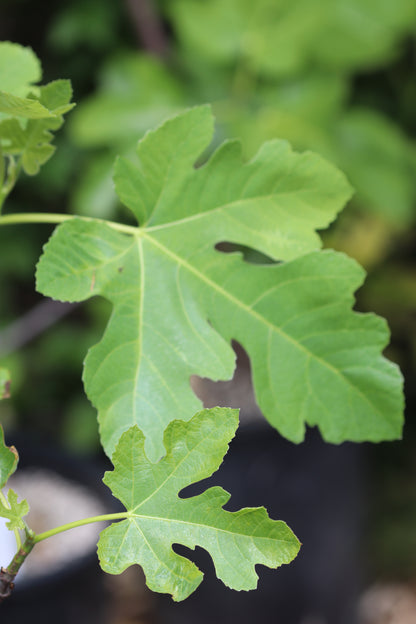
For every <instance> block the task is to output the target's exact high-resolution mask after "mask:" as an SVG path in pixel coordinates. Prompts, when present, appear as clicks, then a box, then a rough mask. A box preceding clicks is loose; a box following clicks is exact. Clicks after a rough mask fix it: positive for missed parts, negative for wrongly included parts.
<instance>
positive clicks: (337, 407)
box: [37, 107, 403, 460]
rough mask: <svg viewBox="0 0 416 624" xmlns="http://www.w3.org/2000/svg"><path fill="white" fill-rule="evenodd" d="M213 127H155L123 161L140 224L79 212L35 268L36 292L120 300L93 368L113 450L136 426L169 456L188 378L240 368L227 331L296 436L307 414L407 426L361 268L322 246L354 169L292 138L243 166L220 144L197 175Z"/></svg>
mask: <svg viewBox="0 0 416 624" xmlns="http://www.w3.org/2000/svg"><path fill="white" fill-rule="evenodd" d="M212 129H213V120H212V117H211V113H210V110H209V107H199V108H195V109H192V110H189V111H187V112H185V113H184V114H182V115H180V116H178V117H176V118H174V119H172V120H170V121H168V122H166V123H165V124H164V125H163V126H161V127H160V128H159V129H158V130H156V131H154V132H150V133H148V134H147V135H146V136H145V137H144V139H143V140H142V141H140V143H139V145H138V149H137V155H138V162H137V163H132V162H129V161H127V160H125V159H120V160H119V161H118V162H117V164H116V168H115V183H116V190H117V192H118V194H119V196H120V198H121V200H122V201H123V203H124V204H125V205H126V206H128V207H129V208H130V210H131V211H132V212H133V214H134V215H135V217H136V219H137V221H138V222H139V223H140V227H137V228H135V227H130V228H126V227H124V230H125V233H124V232H123V231H121V232H118V231H116V229H115V228H117V227H118V226H117V225H116V226H115V228H114V227H110V226H109V225H106V224H105V223H102V222H97V221H95V222H86V221H84V220H81V219H74V220H72V221H69V222H66V223H64V224H62V225H61V226H59V227H58V228H57V230H56V231H55V233H54V235H53V236H52V238H51V240H50V242H49V243H48V244H47V245H46V247H45V252H44V255H43V257H42V258H41V260H40V263H39V265H38V271H37V286H38V289H39V290H40V292H42V293H43V294H45V295H49V296H51V297H53V298H55V299H62V300H67V301H81V300H85V299H88V298H90V297H92V296H95V295H98V294H99V295H102V296H103V297H105V298H106V299H108V300H109V301H111V302H112V304H113V306H114V309H113V314H112V316H111V318H110V321H109V324H108V327H107V330H106V332H105V334H104V337H103V339H102V341H101V342H100V343H99V344H98V345H96V346H95V347H93V348H92V349H91V350H90V352H89V354H88V357H87V359H86V364H85V372H84V383H85V387H86V391H87V394H88V396H89V398H90V399H91V401H92V402H93V403H94V405H95V406H96V407H97V408H98V410H99V420H100V428H101V436H102V442H103V445H104V447H105V449H106V451H107V453H108V454H111V453H112V452H113V450H114V448H115V445H116V443H117V441H118V439H119V437H120V435H121V434H122V433H123V431H126V430H127V429H129V427H131V426H132V425H134V424H137V425H138V426H139V427H140V429H141V430H142V431H143V433H144V435H145V436H146V450H147V453H148V456H149V457H150V458H151V459H152V460H153V459H157V458H158V457H160V456H161V455H162V454H163V451H164V449H163V444H162V432H163V430H164V428H165V427H166V425H167V424H168V423H169V422H170V421H171V420H174V419H176V418H181V417H183V414H188V413H189V414H191V413H194V412H195V411H196V409H198V407H199V401H198V400H197V398H196V397H195V395H194V394H193V392H192V390H191V388H190V384H189V378H190V376H191V375H193V374H195V375H199V376H201V377H209V378H211V379H229V378H231V376H232V373H233V369H234V353H233V351H232V349H231V346H230V343H231V340H232V339H234V340H236V341H238V342H239V343H240V344H241V345H242V346H243V347H244V348H245V350H246V351H247V353H248V354H249V356H250V358H251V364H252V370H253V381H254V387H255V392H256V398H257V402H258V404H259V406H260V408H261V409H262V411H263V413H264V415H265V416H266V418H268V420H269V421H270V422H271V423H272V424H273V425H274V426H275V427H276V428H277V429H278V430H279V431H280V432H281V433H282V434H283V435H285V436H286V437H287V438H289V439H291V440H293V441H296V442H300V441H301V440H302V439H303V436H304V432H305V426H306V424H309V425H318V426H319V428H320V430H321V432H322V434H323V436H324V437H325V439H326V440H328V441H331V442H340V441H342V440H355V441H359V440H372V441H378V440H382V439H392V438H396V437H398V436H400V432H401V427H402V422H403V415H402V412H403V399H402V392H401V390H402V379H401V376H400V373H399V371H398V369H397V367H396V366H395V365H393V364H392V363H390V362H388V361H387V360H386V359H384V358H383V357H382V355H381V352H382V350H383V349H384V347H385V345H386V343H387V342H388V335H389V334H388V330H387V327H386V324H385V323H384V321H382V320H381V319H379V318H377V317H375V316H373V315H364V314H357V313H355V312H353V311H352V310H351V308H352V305H353V292H354V290H355V289H357V288H358V287H359V286H360V285H361V283H362V281H363V277H364V272H363V270H362V269H361V268H360V267H359V266H358V265H357V264H356V263H355V262H354V261H352V260H349V259H348V258H347V257H345V256H344V255H341V254H337V253H335V252H331V251H325V252H322V251H319V247H320V245H321V242H320V239H319V237H318V235H317V233H316V230H317V229H320V228H324V227H325V226H326V225H328V224H329V223H330V222H331V221H332V220H333V219H334V218H335V216H336V213H337V212H338V211H339V210H340V209H341V208H342V206H343V204H344V203H345V201H346V200H347V199H348V198H349V196H350V188H349V185H348V183H347V182H346V181H345V178H344V177H343V176H342V174H341V173H340V172H339V171H338V170H337V169H336V168H334V167H333V166H331V165H330V164H328V163H327V162H326V161H325V160H323V159H322V158H321V157H319V156H316V155H313V154H310V153H305V154H296V153H293V152H292V151H291V150H290V148H289V146H288V144H287V143H285V142H284V141H271V142H269V143H266V144H265V145H264V146H263V148H262V149H261V150H260V151H259V152H258V154H257V156H256V157H255V158H254V159H253V160H251V161H250V162H248V163H243V162H242V159H241V153H240V147H239V144H238V143H236V142H234V141H232V142H226V143H224V144H223V145H222V146H220V147H219V148H218V149H217V151H216V152H215V153H214V154H213V156H212V157H211V158H210V159H209V160H208V162H207V163H206V164H205V165H203V166H201V167H199V168H197V169H195V168H194V163H195V162H196V161H197V159H198V157H199V155H200V154H201V153H202V152H203V150H204V149H205V148H206V147H207V145H208V144H209V142H210V139H211V135H212ZM120 227H121V229H123V227H122V226H120ZM223 241H229V242H231V243H236V244H240V245H245V246H248V247H250V248H252V249H255V250H257V251H259V252H261V253H263V254H266V255H267V256H269V257H270V258H272V259H273V260H275V261H280V263H279V264H277V263H275V264H272V265H270V264H268V265H252V264H248V263H246V262H245V261H244V259H243V256H242V255H241V254H240V253H229V254H225V253H221V252H220V251H217V250H216V249H215V246H216V245H217V244H218V243H220V242H223ZM62 258H65V262H62Z"/></svg>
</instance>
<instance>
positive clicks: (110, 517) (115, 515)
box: [34, 511, 130, 544]
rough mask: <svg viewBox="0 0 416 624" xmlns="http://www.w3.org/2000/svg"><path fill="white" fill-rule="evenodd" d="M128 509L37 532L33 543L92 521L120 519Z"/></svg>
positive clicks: (127, 515) (125, 514) (126, 514)
mask: <svg viewBox="0 0 416 624" xmlns="http://www.w3.org/2000/svg"><path fill="white" fill-rule="evenodd" d="M129 515H130V514H129V512H128V511H122V512H120V513H112V514H104V515H102V516H92V517H91V518H84V519H83V520H75V521H74V522H69V523H68V524H63V525H61V526H59V527H56V528H55V529H51V530H50V531H45V532H44V533H39V534H38V535H35V536H34V544H37V543H38V542H42V541H43V540H45V539H48V537H52V536H53V535H57V534H58V533H63V532H64V531H69V530H70V529H76V528H77V527H80V526H84V525H85V524H92V523H93V522H105V521H106V520H122V519H125V518H128V517H129Z"/></svg>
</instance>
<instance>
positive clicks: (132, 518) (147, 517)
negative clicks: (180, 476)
mask: <svg viewBox="0 0 416 624" xmlns="http://www.w3.org/2000/svg"><path fill="white" fill-rule="evenodd" d="M185 500H191V499H185ZM224 511H225V510H224ZM240 511H244V510H240ZM247 511H252V510H251V509H250V508H247ZM226 513H229V514H231V513H233V512H230V511H228V512H226ZM234 513H238V512H234ZM240 517H241V515H240ZM136 518H137V519H143V520H157V521H161V522H166V523H170V522H173V523H175V524H183V525H189V526H193V527H202V528H208V529H212V530H214V531H218V532H220V533H226V534H229V535H233V536H235V535H242V536H244V537H250V538H251V539H252V540H253V541H256V540H260V539H261V540H270V541H272V542H276V538H274V537H267V536H264V535H254V536H253V535H250V534H249V533H239V532H238V530H235V531H228V530H227V529H223V528H221V527H216V526H214V525H212V524H206V523H201V522H190V521H188V520H180V519H178V520H177V519H176V518H166V517H163V516H150V515H140V514H130V515H129V517H128V518H127V520H129V521H130V522H134V524H135V525H136V526H137V528H138V529H139V530H140V532H141V527H140V525H139V524H137V523H136V522H135V520H136ZM278 541H279V542H285V543H286V542H287V543H290V542H291V540H289V539H279V540H278Z"/></svg>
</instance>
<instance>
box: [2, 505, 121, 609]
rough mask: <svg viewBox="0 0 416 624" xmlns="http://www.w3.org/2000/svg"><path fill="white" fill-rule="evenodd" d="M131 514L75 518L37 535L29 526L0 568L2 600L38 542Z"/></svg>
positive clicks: (8, 592)
mask: <svg viewBox="0 0 416 624" xmlns="http://www.w3.org/2000/svg"><path fill="white" fill-rule="evenodd" d="M129 516H130V512H128V511H123V512H120V513H112V514H103V515H102V516H92V517H91V518H84V519H83V520H75V521H74V522H69V523H68V524H63V525H62V526H59V527H56V528H55V529H51V530H50V531H45V532H44V533H39V534H38V535H36V533H34V532H33V531H31V530H30V529H29V528H26V539H25V541H24V542H23V544H21V545H20V548H19V550H18V552H17V553H16V554H15V556H14V557H13V559H12V560H11V562H10V563H9V565H8V566H7V568H1V569H0V602H1V601H2V600H4V599H5V598H8V597H9V596H10V594H11V593H12V590H13V587H14V579H15V577H16V574H17V573H18V572H19V570H20V568H21V567H22V565H23V563H24V562H25V560H26V557H27V556H28V555H29V554H30V553H31V551H32V549H33V547H34V546H35V545H36V544H38V543H39V542H42V541H43V540H45V539H48V537H53V536H54V535H57V534H58V533H63V532H64V531H69V530H70V529H76V528H77V527H80V526H84V525H85V524H92V523H93V522H103V521H104V522H105V521H107V520H124V519H125V518H128V517H129Z"/></svg>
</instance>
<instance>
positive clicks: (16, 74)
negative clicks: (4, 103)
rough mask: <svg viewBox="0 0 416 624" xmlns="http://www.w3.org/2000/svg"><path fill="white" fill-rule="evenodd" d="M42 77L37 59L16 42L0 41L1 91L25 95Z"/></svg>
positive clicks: (30, 51)
mask: <svg viewBox="0 0 416 624" xmlns="http://www.w3.org/2000/svg"><path fill="white" fill-rule="evenodd" d="M41 77H42V70H41V66H40V62H39V59H38V58H37V56H36V55H35V53H34V52H33V50H31V48H25V47H23V46H21V45H19V44H18V43H11V42H10V41H1V42H0V85H1V88H2V90H3V91H7V92H8V93H12V94H13V95H17V96H18V97H26V95H27V94H28V93H29V91H31V90H32V89H33V86H32V85H33V84H35V83H36V82H38V81H39V80H40V79H41Z"/></svg>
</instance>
